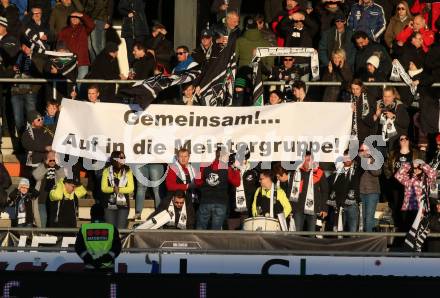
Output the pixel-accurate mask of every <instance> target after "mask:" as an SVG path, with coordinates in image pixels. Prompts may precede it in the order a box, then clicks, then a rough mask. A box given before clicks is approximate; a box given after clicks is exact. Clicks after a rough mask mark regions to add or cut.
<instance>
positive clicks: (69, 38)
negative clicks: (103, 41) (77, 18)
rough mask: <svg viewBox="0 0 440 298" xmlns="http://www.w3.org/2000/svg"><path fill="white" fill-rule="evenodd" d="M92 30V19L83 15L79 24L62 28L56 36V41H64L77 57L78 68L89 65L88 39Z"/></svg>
mask: <svg viewBox="0 0 440 298" xmlns="http://www.w3.org/2000/svg"><path fill="white" fill-rule="evenodd" d="M94 28H95V22H93V19H92V18H90V17H89V16H87V15H85V14H83V16H82V18H81V24H79V25H78V26H72V25H69V26H67V27H64V29H63V30H61V32H60V33H59V34H58V40H62V41H64V42H65V43H66V46H67V47H68V48H69V50H70V51H71V52H72V53H74V54H75V55H76V56H77V58H78V66H89V65H90V59H89V46H88V44H89V43H88V39H89V35H90V33H91V32H92V31H93V29H94Z"/></svg>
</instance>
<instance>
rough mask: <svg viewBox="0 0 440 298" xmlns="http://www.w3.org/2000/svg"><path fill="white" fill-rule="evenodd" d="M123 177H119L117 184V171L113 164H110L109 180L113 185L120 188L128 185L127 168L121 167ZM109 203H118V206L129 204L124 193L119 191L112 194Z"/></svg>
mask: <svg viewBox="0 0 440 298" xmlns="http://www.w3.org/2000/svg"><path fill="white" fill-rule="evenodd" d="M120 173H121V178H119V181H118V185H116V184H115V172H114V169H113V166H110V167H109V169H108V182H109V183H110V186H111V187H115V186H117V187H118V188H122V187H126V186H127V183H128V178H127V173H126V171H125V168H124V167H123V168H121V170H120ZM109 205H113V206H115V205H117V206H127V199H126V198H125V196H124V194H122V193H118V194H112V195H111V196H110V201H109Z"/></svg>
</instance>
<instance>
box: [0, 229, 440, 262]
mask: <svg viewBox="0 0 440 298" xmlns="http://www.w3.org/2000/svg"><path fill="white" fill-rule="evenodd" d="M119 231H120V233H121V236H122V238H124V237H127V236H129V235H130V234H133V233H150V234H167V233H172V234H176V233H177V234H194V235H204V234H217V235H218V237H221V236H222V235H230V234H235V235H243V236H246V235H255V234H258V235H279V236H315V237H316V236H323V237H332V238H338V237H387V238H399V237H400V238H401V237H405V236H406V233H398V232H307V231H302V232H253V231H229V230H228V231H211V230H172V231H170V230H132V229H121V230H119ZM0 232H15V233H17V234H24V235H26V234H29V233H32V234H36V235H38V234H40V235H51V233H56V234H58V235H57V236H62V234H70V235H71V234H76V233H77V232H78V229H74V228H44V229H42V228H0ZM428 238H440V233H431V234H428ZM179 242H185V240H184V239H182V238H180V237H179ZM0 251H5V252H6V251H9V252H15V251H24V252H27V251H39V252H59V251H67V252H73V251H74V250H73V248H72V247H48V246H43V247H30V246H23V247H17V246H13V247H12V246H7V247H0ZM123 251H124V252H127V253H170V252H180V253H196V254H226V255H228V254H244V255H261V254H263V255H279V254H283V255H323V254H324V255H331V256H363V257H366V256H371V257H380V256H388V257H440V253H430V252H429V253H427V252H423V253H418V252H397V251H396V252H394V251H386V252H360V251H331V250H328V251H304V250H294V249H286V250H237V249H230V250H225V249H204V248H124V249H123Z"/></svg>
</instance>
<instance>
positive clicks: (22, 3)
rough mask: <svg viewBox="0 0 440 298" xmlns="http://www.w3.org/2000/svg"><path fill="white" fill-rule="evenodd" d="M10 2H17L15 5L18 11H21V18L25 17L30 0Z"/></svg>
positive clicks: (13, 0)
mask: <svg viewBox="0 0 440 298" xmlns="http://www.w3.org/2000/svg"><path fill="white" fill-rule="evenodd" d="M10 2H11V3H13V4H15V6H17V8H18V11H19V13H20V19H21V18H23V16H24V12H25V11H26V10H27V8H28V0H11V1H10Z"/></svg>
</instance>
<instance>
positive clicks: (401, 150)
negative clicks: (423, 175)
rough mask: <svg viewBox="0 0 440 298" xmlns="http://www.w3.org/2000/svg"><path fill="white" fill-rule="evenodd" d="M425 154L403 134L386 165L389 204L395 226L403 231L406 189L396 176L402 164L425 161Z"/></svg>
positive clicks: (386, 187) (386, 188)
mask: <svg viewBox="0 0 440 298" xmlns="http://www.w3.org/2000/svg"><path fill="white" fill-rule="evenodd" d="M424 158H425V156H424V154H423V152H421V151H419V150H418V149H417V148H414V147H413V146H412V145H411V143H410V141H409V138H408V136H407V135H406V134H402V135H401V136H400V138H399V145H398V146H396V149H395V150H393V151H391V153H390V154H389V155H388V158H387V160H386V163H385V165H384V173H385V177H386V178H387V180H386V181H385V184H384V186H385V188H384V189H385V190H387V191H386V193H385V195H386V197H387V199H388V204H389V206H390V208H391V210H392V212H393V220H394V226H395V227H397V228H398V229H399V230H400V231H403V227H402V218H401V214H400V208H401V206H402V200H403V194H404V189H403V186H402V184H400V183H399V181H397V180H396V178H394V176H395V174H396V173H397V172H398V171H399V170H400V168H401V166H402V164H404V163H412V162H413V161H414V160H417V159H422V160H423V159H424Z"/></svg>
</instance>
